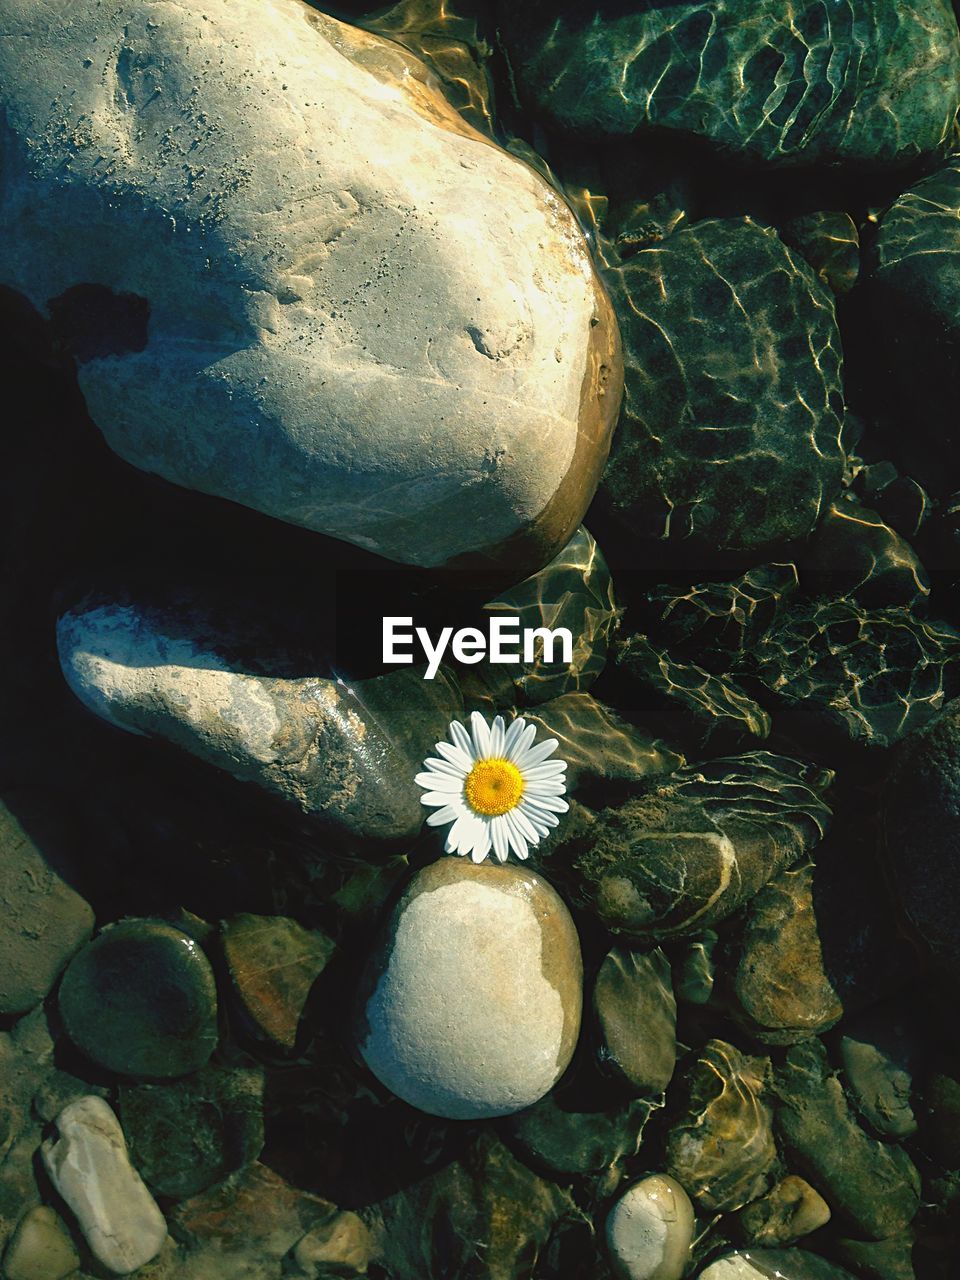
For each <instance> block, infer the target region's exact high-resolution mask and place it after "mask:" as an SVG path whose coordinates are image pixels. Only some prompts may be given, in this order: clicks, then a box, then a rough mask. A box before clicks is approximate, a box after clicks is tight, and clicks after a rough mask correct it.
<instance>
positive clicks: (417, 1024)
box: [357, 857, 582, 1120]
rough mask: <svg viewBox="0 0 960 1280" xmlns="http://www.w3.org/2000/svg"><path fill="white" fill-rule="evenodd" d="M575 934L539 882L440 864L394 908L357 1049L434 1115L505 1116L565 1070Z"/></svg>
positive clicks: (524, 874) (522, 871)
mask: <svg viewBox="0 0 960 1280" xmlns="http://www.w3.org/2000/svg"><path fill="white" fill-rule="evenodd" d="M581 1003H582V967H581V960H580V944H579V940H578V937H577V931H576V927H575V926H574V923H573V921H572V919H571V918H570V914H569V912H568V911H567V909H566V907H565V906H564V904H563V902H562V901H561V899H560V898H559V896H558V895H557V893H556V892H555V890H554V889H553V888H551V886H550V885H549V884H548V883H547V881H546V880H544V879H543V877H542V876H540V875H538V874H535V873H534V872H532V871H528V870H527V869H526V868H521V867H514V866H494V865H492V864H490V863H482V864H480V865H479V866H475V865H474V864H473V863H471V862H468V861H464V860H463V859H460V858H456V857H451V858H441V859H440V860H439V861H437V862H435V863H432V864H431V865H430V866H428V867H426V868H425V869H424V870H422V871H420V872H418V874H417V875H416V876H415V877H414V879H413V880H412V881H411V883H410V884H409V885H408V887H407V890H406V892H405V893H404V895H403V897H402V898H401V900H400V902H399V903H398V904H397V906H396V908H395V910H394V912H393V915H392V917H391V920H390V922H389V924H388V926H387V928H386V930H385V932H384V934H383V936H382V938H381V940H380V943H379V945H378V947H377V949H376V952H375V954H374V955H373V957H372V958H371V961H370V963H369V965H368V968H367V971H366V973H365V976H364V979H363V981H362V983H361V992H360V999H359V1006H358V1024H357V1043H358V1047H359V1050H360V1053H361V1056H362V1057H363V1059H364V1061H365V1062H366V1063H367V1065H368V1066H369V1067H370V1069H371V1071H373V1073H374V1075H376V1076H377V1077H378V1078H379V1079H380V1080H381V1082H382V1083H383V1084H385V1085H386V1086H387V1088H389V1089H391V1090H392V1091H393V1092H394V1093H396V1094H397V1095H398V1096H399V1097H401V1098H403V1099H404V1100H405V1101H406V1102H409V1103H411V1104H412V1105H413V1106H415V1107H418V1108H419V1109H420V1110H422V1111H426V1112H428V1113H429V1114H431V1115H440V1116H447V1117H449V1118H451V1119H461V1120H466V1119H479V1118H481V1117H485V1116H497V1115H507V1114H510V1113H511V1112H514V1111H519V1110H521V1109H522V1108H523V1107H528V1106H530V1105H531V1104H532V1103H534V1102H536V1101H537V1100H538V1099H539V1098H541V1097H542V1096H543V1095H544V1094H545V1093H546V1092H547V1091H548V1090H549V1089H550V1088H552V1086H553V1085H554V1084H555V1083H556V1082H557V1080H558V1079H559V1078H560V1076H561V1075H562V1073H563V1071H564V1069H565V1068H566V1066H567V1064H568V1063H569V1061H570V1058H571V1056H572V1054H573V1050H574V1047H575V1045H576V1042H577V1036H578V1034H579V1030H580V1011H581Z"/></svg>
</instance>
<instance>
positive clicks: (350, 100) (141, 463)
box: [0, 0, 621, 573]
mask: <svg viewBox="0 0 960 1280" xmlns="http://www.w3.org/2000/svg"><path fill="white" fill-rule="evenodd" d="M251 30H256V31H257V33H258V47H259V50H260V53H259V56H258V57H257V59H256V60H255V61H253V62H251V60H250V58H249V57H248V50H247V41H248V36H249V32H250V31H251ZM4 50H5V53H4V57H3V58H2V59H0V83H3V85H4V86H5V92H6V95H7V96H5V98H4V102H3V106H4V110H6V111H8V112H9V114H10V128H11V131H12V132H11V136H10V140H9V142H10V145H9V147H8V148H6V151H5V163H4V174H5V195H4V202H3V222H4V226H5V228H6V234H5V236H4V243H3V252H2V256H0V282H2V283H3V284H6V285H9V286H10V287H11V288H13V289H16V290H18V291H20V292H21V293H23V294H25V295H26V296H27V298H29V300H30V302H31V303H32V304H33V305H34V306H35V307H36V308H37V309H38V310H39V311H40V312H41V313H42V314H44V315H50V316H51V318H52V322H53V324H54V326H55V330H56V332H57V334H58V336H59V339H60V341H61V342H62V343H63V345H64V346H66V348H67V349H68V350H70V351H72V353H73V354H74V356H75V358H76V360H77V363H78V377H79V383H80V388H81V390H82V392H83V396H84V398H85V400H86V404H87V408H88V409H89V412H90V415H91V417H92V418H93V420H94V421H95V422H96V424H97V425H98V426H99V427H100V429H101V430H102V432H103V433H104V435H105V436H106V438H107V441H108V443H109V444H110V445H111V446H112V447H113V448H114V449H115V450H116V451H117V452H118V453H119V454H120V455H121V456H122V457H124V458H125V459H126V460H127V461H128V462H131V463H133V464H134V465H135V466H138V467H140V468H142V469H144V470H146V471H149V472H153V473H155V474H157V475H160V476H163V477H164V478H165V479H167V480H171V481H173V482H174V483H176V484H180V485H184V486H186V487H189V488H192V489H196V490H199V491H201V492H203V493H209V494H215V495H217V496H220V497H224V498H229V499H230V500H232V501H234V502H239V503H242V504H244V505H247V506H250V507H254V508H255V509H257V510H259V511H263V512H266V513H267V514H268V515H272V516H276V517H278V518H279V519H281V520H286V521H288V522H291V523H293V524H298V525H304V526H306V527H307V528H310V529H315V530H319V531H320V532H323V533H327V534H331V535H333V536H334V537H341V538H345V539H347V540H348V541H353V542H356V543H357V544H359V545H361V546H363V547H365V548H367V549H368V550H372V551H376V552H378V553H379V554H381V555H384V556H387V557H389V558H391V559H394V560H400V561H403V562H407V563H415V564H418V565H422V566H428V567H429V566H440V565H447V564H453V563H456V564H457V565H463V564H464V563H465V562H472V563H475V564H479V565H489V564H490V563H491V562H497V563H499V564H500V565H501V566H502V565H507V566H508V567H509V568H510V569H511V570H513V571H517V572H518V573H519V572H523V571H524V569H525V571H526V572H532V571H533V570H534V569H537V568H539V567H540V565H542V564H544V563H545V562H546V561H547V560H549V559H550V558H551V557H552V556H553V555H555V554H556V552H557V551H559V550H560V549H561V548H562V547H563V546H564V545H565V543H566V542H567V541H568V539H569V538H570V536H571V534H572V533H573V532H574V530H575V529H576V528H577V525H578V524H579V522H580V519H581V517H582V515H583V513H584V511H585V509H586V507H587V505H588V504H589V502H590V498H591V496H592V493H593V490H594V488H595V486H596V482H597V479H598V476H599V472H600V469H601V468H602V466H603V462H604V457H605V454H606V450H607V444H608V440H609V435H610V432H611V430H612V427H613V424H614V422H615V421H616V416H617V409H618V404H619V399H620V377H621V365H620V357H619V354H618V338H617V327H616V322H615V320H614V317H613V313H612V310H611V308H610V304H609V302H608V300H607V297H606V294H605V292H604V291H603V289H602V287H601V286H600V284H599V282H598V279H597V277H596V275H595V273H594V270H593V267H592V265H591V261H590V256H589V253H588V250H587V247H586V243H585V241H584V239H583V236H582V235H581V233H580V231H579V228H578V227H577V224H576V222H575V220H574V217H573V215H572V213H571V212H570V210H569V209H568V207H567V205H566V204H565V202H564V201H563V200H562V199H561V197H560V196H558V195H557V194H556V193H555V192H554V191H553V190H552V189H551V188H550V187H549V186H548V185H547V184H546V183H545V182H544V181H543V179H542V178H541V177H540V176H539V175H538V174H537V173H535V172H534V170H533V169H532V168H530V167H529V166H527V165H525V164H523V163H522V162H521V161H519V160H517V159H516V158H514V157H513V156H511V155H509V154H508V153H507V152H506V151H504V150H502V149H501V148H499V147H498V146H496V145H494V144H492V143H491V141H490V139H489V138H485V137H484V136H483V135H482V134H480V133H478V132H477V131H476V130H474V129H473V128H471V127H470V126H469V125H468V124H467V123H466V122H465V121H464V120H463V119H462V117H461V116H460V115H459V114H458V113H457V112H456V110H455V109H454V108H453V107H452V106H450V105H449V103H448V102H447V100H446V99H445V98H444V96H443V94H442V91H441V90H440V88H439V85H438V82H437V81H436V80H435V78H434V77H433V76H432V75H431V73H430V71H429V70H428V68H427V67H426V66H425V65H424V64H423V63H422V62H420V61H419V60H418V59H417V58H415V57H414V56H413V55H412V54H410V53H409V52H408V51H407V50H405V49H403V48H402V47H401V46H400V45H399V44H396V43H394V42H392V41H387V40H383V39H382V38H380V37H379V36H376V35H372V34H370V33H368V32H364V31H360V30H359V29H357V28H355V27H350V26H346V25H344V24H342V23H340V22H338V21H336V20H335V19H333V18H330V17H328V16H327V15H325V14H323V13H320V12H318V11H317V10H316V9H315V8H313V7H312V6H307V5H304V4H301V3H299V0H268V2H267V3H261V2H260V0H237V3H234V4H230V5H228V6H218V7H216V8H214V9H211V10H210V12H203V13H201V12H200V11H199V10H197V9H195V8H194V7H193V6H191V5H189V4H179V3H178V4H173V5H164V6H161V8H159V9H157V8H156V6H154V5H153V4H150V3H146V2H145V0H125V2H124V3H122V4H120V5H118V6H113V7H109V8H98V7H96V6H93V7H84V8H82V9H81V8H73V9H71V10H70V12H69V14H58V15H57V16H56V18H54V17H53V16H52V15H51V16H50V17H49V19H47V20H44V21H37V15H36V14H35V13H33V12H31V11H30V10H29V9H27V8H21V7H20V6H19V5H14V6H13V8H12V9H11V11H10V13H9V15H8V21H7V29H6V40H5V41H4ZM105 157H106V159H105ZM505 210H509V214H508V216H506V217H505V216H504V213H505ZM77 226H84V227H85V228H86V234H85V235H84V236H82V237H78V236H76V235H75V234H74V229H75V228H76V227H77ZM145 243H149V245H150V252H149V254H147V253H144V251H143V249H144V244H145ZM465 244H468V245H469V246H470V252H469V253H465V252H464V251H463V247H464V245H465Z"/></svg>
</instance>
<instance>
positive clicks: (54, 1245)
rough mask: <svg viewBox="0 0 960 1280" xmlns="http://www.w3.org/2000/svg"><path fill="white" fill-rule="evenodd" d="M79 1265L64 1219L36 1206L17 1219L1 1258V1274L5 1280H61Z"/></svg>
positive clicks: (78, 1256)
mask: <svg viewBox="0 0 960 1280" xmlns="http://www.w3.org/2000/svg"><path fill="white" fill-rule="evenodd" d="M79 1265H80V1255H79V1253H77V1250H76V1248H75V1247H74V1244H73V1241H72V1240H71V1238H70V1232H69V1231H68V1230H67V1228H66V1226H65V1224H64V1221H63V1219H62V1218H61V1217H60V1215H59V1214H58V1213H55V1212H54V1210H53V1209H51V1208H49V1206H48V1205H39V1206H38V1207H37V1208H35V1209H30V1210H29V1211H28V1212H27V1213H25V1214H24V1216H23V1217H22V1218H21V1219H20V1222H19V1223H18V1225H17V1229H16V1231H15V1232H14V1234H13V1239H12V1240H11V1241H10V1243H9V1245H8V1246H7V1251H6V1253H5V1254H4V1256H3V1275H4V1280H63V1277H64V1276H68V1275H70V1273H71V1272H72V1271H76V1269H77V1267H79Z"/></svg>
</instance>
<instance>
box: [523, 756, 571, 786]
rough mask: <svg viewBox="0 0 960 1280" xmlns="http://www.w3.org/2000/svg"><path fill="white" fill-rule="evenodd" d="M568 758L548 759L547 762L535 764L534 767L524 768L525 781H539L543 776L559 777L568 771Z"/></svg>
mask: <svg viewBox="0 0 960 1280" xmlns="http://www.w3.org/2000/svg"><path fill="white" fill-rule="evenodd" d="M566 768H567V762H566V760H548V761H547V763H546V764H535V765H534V766H533V768H532V769H524V770H523V777H524V781H525V782H538V781H539V780H540V779H542V778H559V777H560V776H561V775H562V774H563V773H565V772H566Z"/></svg>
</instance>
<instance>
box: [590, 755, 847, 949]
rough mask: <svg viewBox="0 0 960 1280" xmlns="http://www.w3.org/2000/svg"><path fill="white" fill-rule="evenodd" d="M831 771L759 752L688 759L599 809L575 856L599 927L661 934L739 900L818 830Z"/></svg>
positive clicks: (700, 923)
mask: <svg viewBox="0 0 960 1280" xmlns="http://www.w3.org/2000/svg"><path fill="white" fill-rule="evenodd" d="M828 782H829V775H825V774H820V773H819V772H818V771H817V770H816V769H814V768H811V767H809V766H806V765H804V764H801V763H800V762H799V761H796V760H791V759H789V758H788V757H786V756H775V755H771V754H769V753H767V752H763V751H756V752H749V753H747V754H745V755H742V756H731V757H729V758H727V759H720V760H713V761H711V762H709V763H708V764H704V765H701V766H692V765H688V766H687V767H685V768H683V769H680V770H678V771H677V772H676V773H674V774H671V775H670V776H669V777H668V778H666V779H664V780H662V781H658V780H657V779H653V780H652V781H651V782H650V783H648V784H647V785H646V787H645V788H644V790H643V792H642V793H641V794H640V795H638V796H636V797H635V798H633V799H631V800H628V801H626V803H624V804H622V805H621V806H620V807H619V808H612V809H606V810H604V811H603V813H601V814H600V815H599V817H598V820H597V822H596V824H595V826H594V828H593V829H592V831H591V834H590V836H589V837H587V839H588V843H589V846H590V847H589V848H588V849H587V851H586V852H584V853H582V854H580V856H579V857H578V858H577V860H576V863H575V867H576V870H577V872H578V874H579V876H580V877H581V880H582V884H583V893H584V895H585V897H586V900H587V902H588V903H589V905H590V907H591V908H592V909H593V910H594V911H596V913H597V915H598V916H599V918H600V919H601V920H602V921H603V923H604V924H605V925H606V927H607V928H609V929H612V930H614V931H616V932H623V933H626V934H633V935H637V936H653V937H667V936H670V935H674V934H684V933H694V932H697V931H700V930H703V929H704V928H707V927H709V926H710V925H712V924H714V923H715V922H716V921H718V920H722V919H724V918H725V917H726V916H728V915H730V914H731V913H732V912H733V911H735V910H736V909H737V908H738V907H739V906H742V905H743V903H744V902H746V901H747V900H748V899H749V898H751V897H752V896H753V894H755V893H756V892H757V890H758V889H759V888H760V887H761V886H762V885H763V884H764V883H766V881H767V880H769V879H770V878H771V877H772V876H773V875H775V874H776V873H777V871H778V870H779V869H780V868H781V867H783V866H786V865H789V864H790V863H791V862H793V861H795V860H796V858H798V857H799V856H800V854H801V853H803V851H804V850H805V849H806V848H809V847H811V846H812V845H814V844H816V843H817V842H818V841H819V840H820V839H821V837H822V836H823V833H824V831H825V830H826V827H827V824H828V822H829V820H830V810H829V809H828V807H827V805H826V804H825V803H824V801H823V799H822V797H821V794H820V792H821V791H822V789H823V787H824V785H825V784H826V783H828Z"/></svg>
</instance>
